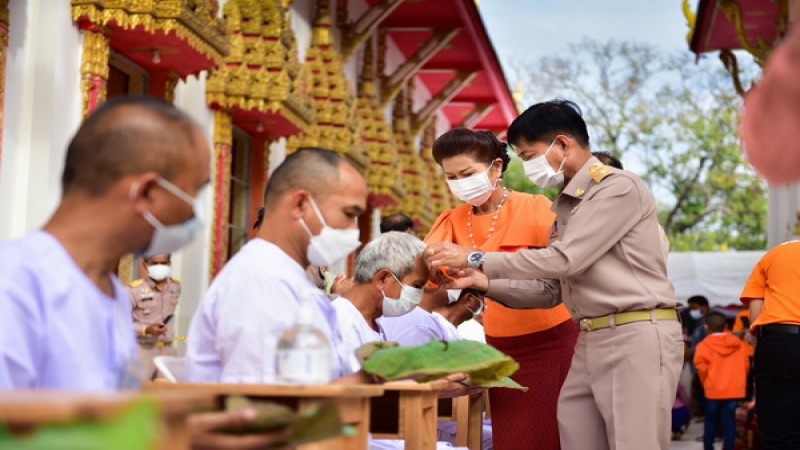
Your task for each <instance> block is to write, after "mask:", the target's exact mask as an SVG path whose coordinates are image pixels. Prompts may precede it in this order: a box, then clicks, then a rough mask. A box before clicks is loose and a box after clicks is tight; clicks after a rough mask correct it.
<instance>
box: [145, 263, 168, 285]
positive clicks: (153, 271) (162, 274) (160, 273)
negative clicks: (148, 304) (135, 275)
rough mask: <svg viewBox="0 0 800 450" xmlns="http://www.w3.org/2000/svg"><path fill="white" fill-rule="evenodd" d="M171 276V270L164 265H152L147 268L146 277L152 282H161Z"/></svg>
mask: <svg viewBox="0 0 800 450" xmlns="http://www.w3.org/2000/svg"><path fill="white" fill-rule="evenodd" d="M170 275H172V269H171V268H170V267H169V266H168V265H166V264H153V265H152V266H147V276H148V277H150V278H152V279H153V280H154V281H163V280H166V279H167V277H169V276H170Z"/></svg>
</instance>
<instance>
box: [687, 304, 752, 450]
mask: <svg viewBox="0 0 800 450" xmlns="http://www.w3.org/2000/svg"><path fill="white" fill-rule="evenodd" d="M726 325H727V318H726V317H725V316H724V315H723V314H720V313H716V312H713V313H710V314H708V315H707V316H706V324H705V326H706V327H707V329H708V332H709V333H710V334H709V335H708V336H707V337H706V338H705V339H704V340H703V341H702V342H700V344H699V345H698V346H697V350H696V352H695V356H694V365H695V367H696V368H697V373H698V374H699V375H700V381H701V382H702V383H703V389H704V390H705V393H706V414H705V434H704V436H703V445H704V448H705V450H713V449H714V436H715V435H716V431H717V428H718V427H719V424H720V422H721V423H722V428H723V430H724V432H725V439H724V443H723V447H722V448H723V450H733V443H734V441H735V440H736V405H737V403H738V402H739V400H741V399H743V398H744V397H745V395H746V393H747V371H748V369H749V366H750V361H749V358H748V353H747V348H746V347H745V345H746V344H745V343H744V342H742V340H741V339H739V338H738V337H736V336H734V335H733V333H731V332H728V331H726V330H725V327H726Z"/></svg>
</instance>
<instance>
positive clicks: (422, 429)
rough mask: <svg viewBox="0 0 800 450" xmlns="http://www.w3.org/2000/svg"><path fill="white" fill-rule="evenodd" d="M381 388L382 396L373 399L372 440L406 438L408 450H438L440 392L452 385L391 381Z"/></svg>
mask: <svg viewBox="0 0 800 450" xmlns="http://www.w3.org/2000/svg"><path fill="white" fill-rule="evenodd" d="M382 386H383V388H384V394H383V396H382V397H375V398H373V399H372V420H371V421H370V422H371V426H370V430H371V431H372V437H373V438H375V439H403V440H405V448H406V450H429V449H435V448H436V436H437V429H436V428H437V422H438V401H439V392H440V391H442V390H444V389H446V388H447V387H448V386H449V382H448V381H446V380H435V381H431V382H428V383H417V382H416V381H410V380H408V381H391V382H387V383H384V384H383V385H382Z"/></svg>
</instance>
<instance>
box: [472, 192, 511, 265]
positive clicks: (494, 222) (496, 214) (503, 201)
mask: <svg viewBox="0 0 800 450" xmlns="http://www.w3.org/2000/svg"><path fill="white" fill-rule="evenodd" d="M506 198H508V189H506V188H503V197H502V198H501V199H500V203H498V205H497V210H496V211H495V212H494V216H493V217H492V224H491V226H489V232H488V233H487V234H486V241H484V243H485V242H488V241H489V239H491V238H492V235H493V234H494V230H495V226H496V225H497V218H498V217H500V209H502V208H503V205H505V204H506ZM467 230H468V231H469V241H470V242H471V243H472V248H473V249H474V250H477V249H478V244H476V243H475V234H474V233H473V232H472V208H471V207H470V208H469V212H468V213H467Z"/></svg>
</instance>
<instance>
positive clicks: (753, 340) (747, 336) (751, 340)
mask: <svg viewBox="0 0 800 450" xmlns="http://www.w3.org/2000/svg"><path fill="white" fill-rule="evenodd" d="M744 341H745V342H747V343H748V344H750V345H752V346H753V347H754V348H755V346H756V344H757V343H758V338H757V337H756V336H755V335H754V334H752V333H750V330H747V331H745V332H744Z"/></svg>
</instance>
